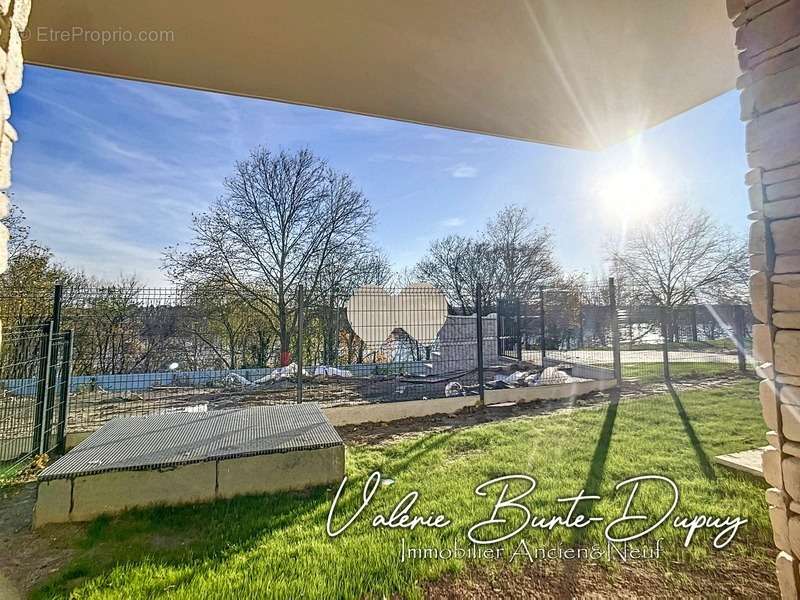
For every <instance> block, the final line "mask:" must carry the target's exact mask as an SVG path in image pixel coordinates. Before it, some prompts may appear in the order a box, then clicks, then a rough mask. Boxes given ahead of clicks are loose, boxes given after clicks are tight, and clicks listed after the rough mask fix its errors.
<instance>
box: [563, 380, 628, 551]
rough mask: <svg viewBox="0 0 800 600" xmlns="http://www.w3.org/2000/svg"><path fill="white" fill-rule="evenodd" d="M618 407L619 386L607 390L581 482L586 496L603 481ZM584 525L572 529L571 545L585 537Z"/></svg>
mask: <svg viewBox="0 0 800 600" xmlns="http://www.w3.org/2000/svg"><path fill="white" fill-rule="evenodd" d="M618 409H619V388H615V389H613V390H611V391H610V392H609V403H608V407H607V408H606V413H605V417H604V419H603V426H602V427H601V428H600V435H599V436H598V438H597V444H596V445H595V447H594V454H593V455H592V462H591V463H590V464H589V474H588V475H587V476H586V482H585V483H584V484H583V489H584V494H585V495H587V496H593V495H599V492H600V484H601V483H602V481H603V473H604V472H605V469H606V461H607V460H608V449H609V447H610V446H611V435H612V434H613V432H614V422H615V421H616V420H617V410H618ZM592 506H593V505H591V504H589V505H588V506H587V510H586V513H585V514H586V517H587V518H588V517H591V516H592ZM586 529H587V528H586V527H583V528H578V529H573V530H572V540H571V542H572V545H573V546H579V545H580V544H581V543H582V542H583V540H584V539H585V537H586Z"/></svg>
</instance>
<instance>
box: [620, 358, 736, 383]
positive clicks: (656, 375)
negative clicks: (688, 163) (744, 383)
mask: <svg viewBox="0 0 800 600" xmlns="http://www.w3.org/2000/svg"><path fill="white" fill-rule="evenodd" d="M669 372H670V375H671V376H672V380H673V381H675V382H679V381H681V380H684V379H697V378H701V377H717V376H723V375H736V374H737V373H738V372H739V366H738V365H737V364H735V363H722V362H703V363H680V362H672V363H670V365H669ZM622 377H623V378H624V379H636V380H637V381H638V382H639V383H655V382H657V381H663V380H664V372H663V369H662V365H661V363H633V364H630V363H629V364H623V365H622Z"/></svg>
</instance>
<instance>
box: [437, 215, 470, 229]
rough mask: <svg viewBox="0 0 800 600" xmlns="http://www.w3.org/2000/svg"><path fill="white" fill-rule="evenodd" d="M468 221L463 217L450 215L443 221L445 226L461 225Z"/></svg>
mask: <svg viewBox="0 0 800 600" xmlns="http://www.w3.org/2000/svg"><path fill="white" fill-rule="evenodd" d="M464 223H466V221H465V220H464V219H462V218H461V217H450V218H449V219H445V220H444V221H442V225H443V226H444V227H461V226H462V225H463V224H464Z"/></svg>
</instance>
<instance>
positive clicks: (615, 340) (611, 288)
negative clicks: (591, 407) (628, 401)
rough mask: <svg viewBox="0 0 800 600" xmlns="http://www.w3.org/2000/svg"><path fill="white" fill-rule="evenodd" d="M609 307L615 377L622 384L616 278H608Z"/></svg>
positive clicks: (618, 383)
mask: <svg viewBox="0 0 800 600" xmlns="http://www.w3.org/2000/svg"><path fill="white" fill-rule="evenodd" d="M608 308H609V311H610V312H611V354H612V356H613V357H614V379H616V380H617V385H619V386H621V385H622V354H621V352H620V347H619V346H620V341H619V315H618V314H617V287H616V285H615V283H614V278H613V277H609V278H608Z"/></svg>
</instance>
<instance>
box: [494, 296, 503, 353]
mask: <svg viewBox="0 0 800 600" xmlns="http://www.w3.org/2000/svg"><path fill="white" fill-rule="evenodd" d="M500 302H501V300H500V298H499V297H498V298H497V313H496V317H495V318H496V320H497V323H496V324H495V331H496V332H497V356H503V354H504V352H503V350H504V348H503V335H504V334H503V317H502V314H503V313H502V309H501V304H500Z"/></svg>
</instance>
